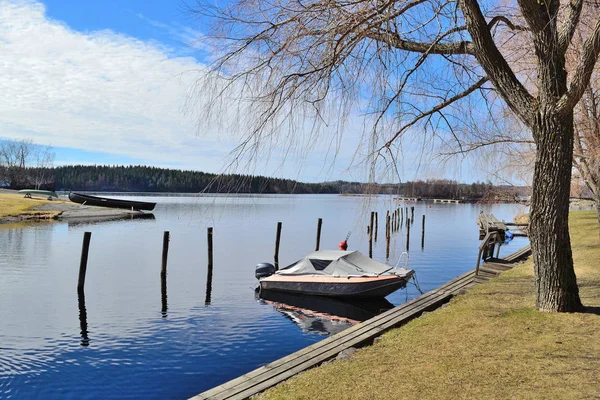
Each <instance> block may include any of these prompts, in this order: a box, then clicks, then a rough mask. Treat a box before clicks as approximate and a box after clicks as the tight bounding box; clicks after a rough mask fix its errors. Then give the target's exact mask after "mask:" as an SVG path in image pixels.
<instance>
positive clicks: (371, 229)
mask: <svg viewBox="0 0 600 400" xmlns="http://www.w3.org/2000/svg"><path fill="white" fill-rule="evenodd" d="M374 218H375V212H374V211H371V223H370V224H369V227H370V231H369V257H371V258H373V219H374Z"/></svg>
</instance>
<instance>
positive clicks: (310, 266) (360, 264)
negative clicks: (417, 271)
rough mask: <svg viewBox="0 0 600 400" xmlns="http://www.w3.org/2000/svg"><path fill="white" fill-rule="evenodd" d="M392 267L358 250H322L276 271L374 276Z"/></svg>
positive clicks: (278, 272) (296, 273)
mask: <svg viewBox="0 0 600 400" xmlns="http://www.w3.org/2000/svg"><path fill="white" fill-rule="evenodd" d="M392 268H393V267H390V266H389V265H387V264H382V263H380V262H378V261H375V260H373V259H370V258H369V257H367V256H365V255H363V254H361V253H359V252H358V251H341V250H323V251H315V252H314V253H310V254H309V255H307V256H306V257H304V258H303V259H301V260H299V261H296V262H295V263H293V264H292V265H290V266H287V267H285V268H283V269H280V270H279V271H277V274H279V275H330V276H376V275H381V274H383V273H385V272H388V271H389V270H391V269H392Z"/></svg>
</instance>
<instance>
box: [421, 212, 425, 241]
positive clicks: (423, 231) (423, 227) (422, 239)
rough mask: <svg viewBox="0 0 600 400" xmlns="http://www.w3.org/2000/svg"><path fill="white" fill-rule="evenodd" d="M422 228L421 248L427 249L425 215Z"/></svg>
mask: <svg viewBox="0 0 600 400" xmlns="http://www.w3.org/2000/svg"><path fill="white" fill-rule="evenodd" d="M422 225H423V226H422V228H421V248H422V249H424V248H425V214H423V224H422Z"/></svg>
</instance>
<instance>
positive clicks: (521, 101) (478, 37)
mask: <svg viewBox="0 0 600 400" xmlns="http://www.w3.org/2000/svg"><path fill="white" fill-rule="evenodd" d="M459 6H460V8H461V9H462V12H463V15H464V16H465V20H466V21H467V29H468V31H469V33H470V34H471V38H472V41H473V46H474V49H475V52H476V54H475V56H476V57H477V61H479V63H480V64H481V66H482V67H483V69H484V70H485V72H486V74H487V76H488V77H489V78H490V80H491V81H492V83H493V84H494V86H495V87H496V88H497V89H498V91H499V92H500V93H501V95H502V97H503V98H504V99H505V101H506V103H507V104H508V106H509V107H510V109H511V110H513V111H514V112H515V114H517V115H518V116H519V118H521V120H523V122H525V124H526V125H528V126H532V125H533V116H534V113H533V110H534V104H535V99H534V98H533V96H531V94H530V93H529V92H528V91H527V89H525V87H524V86H523V85H522V84H521V82H519V80H518V79H517V77H516V76H515V74H514V72H513V71H512V69H511V68H510V66H509V65H508V63H507V62H506V60H505V59H504V57H503V56H502V54H501V53H500V50H498V47H496V44H495V43H494V39H493V38H492V35H491V33H490V30H489V28H488V24H487V23H486V21H485V18H484V17H483V14H482V12H481V9H480V8H479V4H478V3H477V1H476V0H462V1H461V2H460V3H459Z"/></svg>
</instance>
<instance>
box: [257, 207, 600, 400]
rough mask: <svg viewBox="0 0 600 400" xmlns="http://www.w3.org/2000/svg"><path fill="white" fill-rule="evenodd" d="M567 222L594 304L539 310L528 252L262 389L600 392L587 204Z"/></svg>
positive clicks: (598, 276) (598, 298) (587, 300)
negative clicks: (442, 302)
mask: <svg viewBox="0 0 600 400" xmlns="http://www.w3.org/2000/svg"><path fill="white" fill-rule="evenodd" d="M570 224H571V240H572V246H573V252H574V260H575V268H576V273H577V277H578V282H579V286H580V291H581V298H582V301H583V303H584V305H586V306H587V307H595V308H594V309H593V310H596V313H592V312H588V313H572V314H552V313H540V312H537V311H536V310H535V307H534V305H535V294H534V276H533V263H532V261H527V262H525V263H523V264H522V265H520V266H518V267H517V268H515V269H513V270H511V271H508V272H505V273H503V274H502V275H500V276H499V277H498V278H495V279H492V280H491V281H489V282H487V283H485V284H482V285H479V286H477V287H474V288H472V289H471V290H469V291H468V292H467V293H465V294H463V295H460V296H458V297H456V298H455V299H454V300H453V301H452V302H451V303H450V305H449V306H448V307H444V308H442V309H439V310H437V311H435V312H433V313H430V314H427V315H424V316H422V317H421V318H418V319H416V320H413V321H412V322H410V323H408V324H407V325H405V326H403V327H401V328H398V329H394V330H392V331H390V332H388V333H386V334H385V335H384V336H383V339H382V340H381V341H380V342H378V343H377V344H375V345H373V346H369V347H366V348H364V349H361V350H359V351H357V352H356V353H354V355H353V356H352V357H351V358H349V359H347V360H342V361H335V362H333V363H329V364H326V365H323V366H321V367H318V368H314V369H312V370H309V371H306V372H304V373H302V374H300V375H298V376H296V377H294V378H292V379H290V380H288V381H286V382H284V383H283V384H280V385H279V386H276V387H275V388H272V389H271V390H269V391H267V392H265V393H263V394H262V395H261V396H260V398H261V399H396V398H402V399H509V398H510V399H588V398H589V399H591V398H600V315H599V314H600V245H599V243H598V225H597V221H596V215H595V212H587V211H579V212H573V213H571V219H570Z"/></svg>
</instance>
